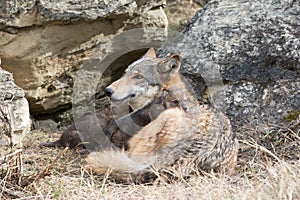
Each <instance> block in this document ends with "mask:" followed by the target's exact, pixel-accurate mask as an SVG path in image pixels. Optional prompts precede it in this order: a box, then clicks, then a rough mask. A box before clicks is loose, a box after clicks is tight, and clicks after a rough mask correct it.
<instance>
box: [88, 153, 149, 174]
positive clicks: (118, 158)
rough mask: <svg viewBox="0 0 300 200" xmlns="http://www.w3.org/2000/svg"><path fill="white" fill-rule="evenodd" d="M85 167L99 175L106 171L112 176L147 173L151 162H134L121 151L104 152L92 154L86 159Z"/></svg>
mask: <svg viewBox="0 0 300 200" xmlns="http://www.w3.org/2000/svg"><path fill="white" fill-rule="evenodd" d="M86 162H87V165H88V166H89V167H91V168H92V169H93V170H94V171H95V172H97V173H99V174H105V173H107V172H108V171H110V172H111V174H112V175H125V174H137V173H140V172H146V171H148V169H149V167H150V165H151V162H147V161H145V162H141V161H136V160H134V159H132V158H130V157H129V156H128V153H127V152H125V151H121V150H113V149H112V150H105V151H101V152H93V153H91V154H89V155H88V157H87V158H86Z"/></svg>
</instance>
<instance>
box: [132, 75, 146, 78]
mask: <svg viewBox="0 0 300 200" xmlns="http://www.w3.org/2000/svg"><path fill="white" fill-rule="evenodd" d="M133 78H135V79H142V78H144V77H143V76H142V75H135V76H134V77H133Z"/></svg>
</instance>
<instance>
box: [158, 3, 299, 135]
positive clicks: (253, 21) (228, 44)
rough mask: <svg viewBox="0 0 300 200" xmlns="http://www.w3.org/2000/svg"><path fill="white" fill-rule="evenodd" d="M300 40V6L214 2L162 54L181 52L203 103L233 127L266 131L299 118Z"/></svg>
mask: <svg viewBox="0 0 300 200" xmlns="http://www.w3.org/2000/svg"><path fill="white" fill-rule="evenodd" d="M299 36H300V4H299V1H289V0H280V1H274V0H266V1H244V0H214V1H209V3H208V4H207V5H206V6H205V7H204V8H203V9H202V10H200V11H198V13H197V14H196V15H195V16H194V17H193V18H192V19H191V20H190V22H189V25H188V26H187V27H186V28H185V29H184V30H183V31H182V32H181V33H180V34H179V35H178V37H176V38H175V39H174V41H172V42H169V43H168V44H167V45H166V46H165V47H164V49H163V50H162V51H161V53H160V54H161V56H166V55H167V54H168V53H170V52H177V53H179V54H180V55H181V56H182V57H183V58H184V60H185V62H184V64H183V69H182V73H183V74H184V75H185V77H186V78H187V79H188V81H190V82H191V84H192V86H193V88H194V90H195V92H196V93H197V95H198V97H199V99H202V100H205V98H204V97H205V95H204V94H206V93H208V95H209V96H208V97H209V100H210V103H211V104H212V105H213V106H215V107H216V108H218V109H221V110H223V111H224V112H225V113H227V115H228V116H229V117H230V118H231V120H232V124H233V125H234V127H241V126H243V125H245V124H248V123H249V124H252V125H253V128H255V129H256V128H258V129H259V130H265V129H272V128H274V127H277V128H278V127H280V126H285V125H287V124H288V123H289V121H290V120H292V119H291V116H294V118H295V119H296V118H297V115H299V111H300V39H299ZM295 113H296V114H295ZM297 113H298V114H297ZM295 115H296V116H295Z"/></svg>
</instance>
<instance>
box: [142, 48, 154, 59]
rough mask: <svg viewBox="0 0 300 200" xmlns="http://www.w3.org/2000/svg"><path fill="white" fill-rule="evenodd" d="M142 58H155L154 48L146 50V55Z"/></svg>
mask: <svg viewBox="0 0 300 200" xmlns="http://www.w3.org/2000/svg"><path fill="white" fill-rule="evenodd" d="M144 58H156V54H155V50H154V48H150V49H148V51H147V53H146V54H145V55H144Z"/></svg>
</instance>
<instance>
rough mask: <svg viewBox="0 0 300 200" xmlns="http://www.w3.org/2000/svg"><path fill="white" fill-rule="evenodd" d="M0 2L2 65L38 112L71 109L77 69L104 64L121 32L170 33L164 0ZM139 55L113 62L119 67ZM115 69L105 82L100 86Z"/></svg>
mask: <svg viewBox="0 0 300 200" xmlns="http://www.w3.org/2000/svg"><path fill="white" fill-rule="evenodd" d="M0 4H1V7H0V9H1V12H0V57H2V64H3V66H2V67H3V68H4V69H6V70H8V71H10V72H12V73H13V74H14V78H15V80H16V83H17V84H18V85H19V86H20V87H22V88H23V89H24V91H25V93H26V97H27V98H28V100H29V103H30V108H31V111H32V113H33V114H41V113H51V112H55V111H57V110H61V109H64V108H68V107H70V105H71V103H72V92H73V84H74V82H76V78H77V77H78V76H77V75H76V72H77V71H78V70H79V69H81V68H83V67H86V66H85V65H88V64H89V62H85V61H86V60H93V63H94V64H95V63H96V64H99V63H100V61H101V59H103V58H104V57H105V56H107V55H110V54H111V45H112V39H113V38H115V37H116V36H118V35H119V34H120V33H122V32H124V31H127V30H132V29H138V30H139V34H140V35H142V37H141V40H147V39H149V38H150V39H151V38H155V40H157V41H158V42H162V41H163V40H164V38H165V37H166V34H167V29H166V28H167V19H166V16H165V14H164V12H163V10H162V8H161V6H163V5H164V4H165V2H164V0H151V1H144V0H122V1H116V0H108V1H92V0H89V1H79V0H74V1H67V0H63V1H59V0H51V1H50V0H26V1H25V0H21V1H15V0H5V1H1V3H0ZM157 29H160V31H157ZM128 42H130V41H128ZM119 45H122V43H120V44H119ZM149 46H151V45H149ZM149 46H148V47H149ZM126 48H127V47H126V46H123V50H124V51H125V50H126ZM140 48H145V47H144V46H141V47H140ZM124 51H123V53H126V52H124ZM141 54H142V53H140V54H139V55H141ZM136 57H137V56H135V57H128V58H127V60H125V61H124V60H123V61H122V63H114V64H115V65H114V69H117V68H118V67H120V66H121V67H122V66H124V65H126V62H127V63H129V62H131V61H133V60H134V59H136ZM112 73H114V71H113V70H110V71H109V72H107V74H109V75H108V76H103V78H102V79H101V80H100V83H99V85H100V90H101V89H102V88H101V86H102V87H103V85H107V84H108V82H110V77H111V74H112ZM102 74H103V71H102ZM102 74H101V75H102Z"/></svg>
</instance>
